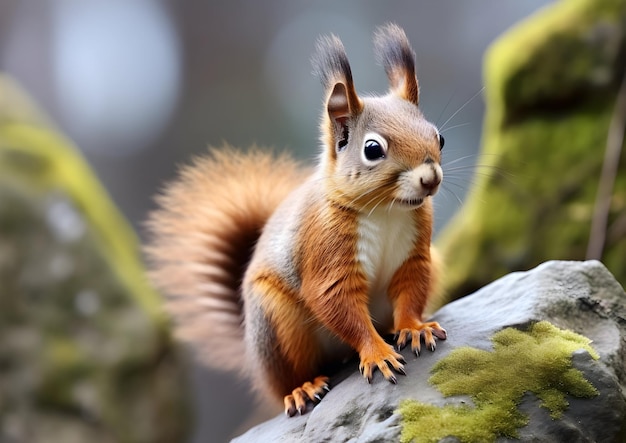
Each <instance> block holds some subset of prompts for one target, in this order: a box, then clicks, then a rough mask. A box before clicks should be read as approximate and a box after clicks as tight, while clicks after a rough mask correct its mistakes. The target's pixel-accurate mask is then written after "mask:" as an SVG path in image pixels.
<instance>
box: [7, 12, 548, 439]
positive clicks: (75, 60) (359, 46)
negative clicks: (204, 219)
mask: <svg viewBox="0 0 626 443" xmlns="http://www.w3.org/2000/svg"><path fill="white" fill-rule="evenodd" d="M547 3H551V2H549V1H547V0H526V1H523V2H520V1H518V0H465V1H463V2H458V1H453V0H438V1H433V0H420V1H404V0H402V1H394V2H380V1H353V0H350V1H342V2H336V1H328V0H325V1H318V2H308V1H301V0H298V1H291V2H287V1H282V2H281V1H276V0H271V1H264V2H260V1H243V0H235V1H230V2H222V3H220V4H218V3H216V2H209V1H200V0H186V1H179V2H176V1H173V0H171V1H155V0H132V1H128V0H46V1H36V0H0V71H3V72H6V73H9V74H10V75H11V76H13V77H14V78H15V79H16V80H17V81H18V82H19V83H20V84H21V86H22V87H23V88H24V89H25V90H26V91H27V92H28V93H29V94H30V95H31V96H32V97H33V98H34V99H35V100H36V102H37V103H38V104H39V105H40V107H41V108H42V109H43V110H44V111H45V112H47V114H48V115H49V116H50V118H51V120H52V121H53V122H54V123H55V124H56V125H57V127H58V128H59V129H60V131H62V132H63V133H65V134H66V135H67V136H68V137H69V138H70V139H71V140H73V141H74V142H75V143H76V145H77V146H78V147H79V148H80V149H81V151H82V153H83V154H84V156H85V157H86V159H87V160H88V162H89V163H90V165H91V166H92V167H93V168H94V170H95V172H96V174H97V175H98V177H99V178H100V180H101V181H102V182H103V184H104V185H105V187H106V188H107V190H108V191H109V193H110V194H111V196H112V198H113V200H114V201H115V202H116V204H117V205H118V207H119V208H120V209H121V210H122V212H123V213H124V214H125V215H126V216H127V218H128V219H129V220H130V221H131V223H132V224H133V225H134V226H135V228H136V229H137V231H138V233H139V235H140V236H143V235H144V234H143V229H142V222H143V220H145V218H146V214H147V213H148V212H149V210H150V209H151V208H153V206H154V205H153V201H152V196H153V195H154V194H155V193H156V192H157V191H158V189H159V188H160V187H161V186H162V184H163V183H164V182H166V181H167V180H169V179H171V178H173V177H174V175H175V172H176V169H177V165H180V164H182V163H184V162H186V161H188V159H189V158H190V157H191V156H192V155H194V154H198V153H202V152H204V151H205V150H206V147H207V146H208V145H213V146H220V145H222V144H223V143H224V142H228V143H230V144H233V145H236V146H242V147H245V146H249V145H251V144H258V145H261V146H273V147H274V148H277V149H279V150H288V151H292V152H293V153H294V155H296V156H298V157H299V158H302V159H304V160H311V161H312V159H313V158H314V157H315V156H316V155H317V151H318V133H317V122H318V118H319V114H320V109H321V96H322V95H321V94H322V90H321V87H320V85H319V82H318V79H316V78H314V77H313V76H312V75H311V68H310V63H309V57H310V55H311V53H312V52H313V49H314V45H315V40H316V38H317V36H318V35H320V34H324V33H329V32H333V33H335V34H337V35H338V36H339V37H340V38H341V39H342V40H343V42H344V44H345V46H346V49H347V52H348V56H349V58H350V61H351V65H352V69H353V73H354V77H355V83H356V86H357V89H358V90H359V92H365V93H367V92H383V91H385V90H386V88H387V83H386V79H385V76H384V72H383V70H382V68H381V67H379V66H377V65H376V64H375V62H374V57H373V53H372V49H371V34H372V31H373V30H374V29H375V27H376V26H377V25H380V24H382V23H385V22H387V21H393V22H396V23H398V24H399V25H400V26H402V27H404V28H405V30H406V32H407V34H408V36H409V39H410V40H411V42H412V44H413V47H414V49H415V51H416V54H417V65H418V66H417V69H418V77H419V80H420V85H421V97H420V98H421V100H420V102H421V103H420V104H421V106H422V110H423V111H424V113H425V114H426V116H427V118H429V119H430V120H431V121H433V122H435V123H437V124H438V125H440V126H443V131H444V135H445V137H446V147H445V149H444V153H445V156H444V165H445V163H446V162H451V161H457V163H455V167H456V166H459V164H461V165H467V167H468V169H467V170H466V175H465V176H464V177H463V176H460V177H461V179H460V180H456V181H455V182H451V183H449V184H447V186H446V190H444V191H443V192H441V193H440V194H439V195H438V196H437V199H436V208H437V218H436V223H437V225H436V228H437V230H441V228H442V227H443V226H444V225H445V223H446V222H447V221H448V220H449V219H450V217H451V216H452V214H453V213H454V211H456V210H457V209H458V208H459V206H460V202H461V201H462V199H463V197H464V194H465V191H466V190H467V188H468V187H469V185H470V183H471V167H472V165H473V163H474V161H475V154H476V152H477V151H478V147H479V144H480V134H481V129H482V116H483V102H482V99H481V94H480V91H481V88H482V82H481V70H482V55H483V53H484V51H485V49H486V48H487V46H488V45H489V44H490V42H492V41H493V40H494V39H495V38H496V37H497V36H498V35H500V34H501V33H502V32H503V31H505V30H506V29H507V28H509V27H510V26H511V25H512V24H514V23H515V22H517V21H519V20H521V19H522V18H524V17H526V16H528V15H529V14H531V13H532V12H534V11H535V10H537V9H539V8H540V7H542V6H543V5H545V4H547ZM472 97H474V98H473V99H472ZM457 111H458V113H457ZM451 117H452V118H451ZM448 119H450V120H449V121H448V122H447V123H446V124H445V125H444V122H446V121H447V120H448ZM459 159H460V160H459ZM444 171H445V166H444ZM457 176H458V174H457ZM190 386H191V388H190V391H193V392H194V394H195V396H194V398H195V402H196V406H197V408H196V417H197V419H196V425H195V428H194V431H193V433H192V437H191V441H192V442H194V443H195V442H213V441H224V440H226V439H227V438H228V437H229V436H231V435H233V433H234V432H237V431H236V430H237V429H242V426H245V424H244V423H245V422H246V421H247V420H251V415H252V414H253V413H252V411H253V407H252V406H251V402H252V399H251V397H249V396H247V395H246V393H245V392H246V389H245V386H243V385H241V384H238V383H237V382H236V381H234V380H232V379H230V378H229V377H228V376H227V375H222V374H215V373H210V372H208V371H206V370H204V369H202V368H200V367H195V366H194V367H193V368H192V369H191V370H190Z"/></svg>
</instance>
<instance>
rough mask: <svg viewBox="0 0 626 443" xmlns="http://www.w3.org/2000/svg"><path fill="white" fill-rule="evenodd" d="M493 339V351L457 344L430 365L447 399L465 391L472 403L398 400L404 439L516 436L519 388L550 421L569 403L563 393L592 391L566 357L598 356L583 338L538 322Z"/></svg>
mask: <svg viewBox="0 0 626 443" xmlns="http://www.w3.org/2000/svg"><path fill="white" fill-rule="evenodd" d="M492 342H493V352H489V351H485V350H481V349H476V348H469V347H464V348H458V349H455V350H454V351H452V352H451V353H450V355H448V356H447V357H445V358H444V359H442V360H440V361H439V362H438V363H437V364H436V365H435V366H434V367H433V369H432V376H431V378H430V380H429V381H430V382H431V383H432V384H433V385H435V386H436V387H437V388H438V389H439V390H440V391H441V392H442V393H443V394H444V395H445V396H446V397H449V396H453V395H468V396H470V397H471V399H472V401H473V402H474V407H469V406H457V405H446V406H444V407H437V406H432V405H427V404H423V403H419V402H416V401H412V400H407V401H404V402H403V403H402V404H401V406H400V413H401V414H402V416H403V423H404V427H403V430H402V437H401V440H402V441H403V442H436V441H438V440H440V439H442V438H444V437H446V436H455V437H457V438H458V439H459V440H461V441H462V442H485V441H494V440H495V439H496V438H497V437H513V438H514V437H516V436H517V430H518V429H519V428H520V427H522V426H524V425H525V424H526V423H527V422H528V418H527V417H526V416H524V414H522V413H521V412H520V411H519V409H518V404H519V403H520V402H521V400H522V398H523V396H524V394H526V393H528V392H532V393H533V394H534V395H536V396H537V398H539V400H540V402H541V406H542V407H544V408H546V409H548V410H549V411H550V416H551V417H552V418H553V419H555V420H556V419H558V418H560V417H561V415H562V414H563V411H565V409H567V407H568V405H569V404H568V402H567V398H566V396H567V395H569V396H574V397H582V398H590V397H594V396H596V395H598V391H597V390H596V389H595V388H594V387H593V386H592V385H591V384H590V383H589V382H588V381H587V380H586V379H585V378H584V376H583V374H582V373H581V372H580V371H578V370H577V369H575V368H573V367H572V362H571V356H572V353H573V352H574V351H576V350H579V349H584V350H586V351H587V352H589V354H590V355H591V356H592V357H593V358H594V359H598V358H599V356H598V354H597V353H596V352H595V351H594V349H593V348H592V347H591V346H590V345H589V343H590V340H589V339H587V338H585V337H583V336H581V335H578V334H576V333H574V332H571V331H567V330H562V329H559V328H557V327H555V326H553V325H551V324H550V323H548V322H545V321H543V322H539V323H536V324H534V325H532V326H531V327H530V328H529V330H528V331H520V330H518V329H514V328H507V329H504V330H502V331H500V332H498V333H496V334H495V335H494V336H493V338H492Z"/></svg>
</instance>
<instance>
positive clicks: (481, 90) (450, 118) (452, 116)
mask: <svg viewBox="0 0 626 443" xmlns="http://www.w3.org/2000/svg"><path fill="white" fill-rule="evenodd" d="M484 90H485V87H484V86H483V87H482V88H480V89H479V90H478V92H476V93H475V94H474V95H472V96H471V97H470V98H469V99H468V100H467V101H466V102H465V103H463V105H462V106H461V107H460V108H459V109H457V110H456V112H455V113H454V114H452V115H451V116H450V117H448V119H447V120H446V121H445V122H443V125H441V131H443V130H444V128H445V127H446V124H447V123H448V122H449V121H450V120H452V119H453V118H454V117H455V116H456V115H457V114H458V113H459V112H461V110H462V109H463V108H465V107H466V106H467V105H468V104H470V102H471V101H472V100H474V99H475V98H476V97H478V95H480V94H481V93H482V92H483V91H484Z"/></svg>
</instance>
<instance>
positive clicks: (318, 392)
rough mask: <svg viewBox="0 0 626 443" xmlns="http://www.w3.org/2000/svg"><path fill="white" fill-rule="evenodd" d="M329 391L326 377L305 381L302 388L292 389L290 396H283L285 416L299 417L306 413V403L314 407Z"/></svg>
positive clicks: (321, 376)
mask: <svg viewBox="0 0 626 443" xmlns="http://www.w3.org/2000/svg"><path fill="white" fill-rule="evenodd" d="M329 391H330V386H329V385H328V377H326V376H324V375H320V376H319V377H315V380H313V381H312V382H311V381H307V382H305V383H304V384H303V385H302V386H300V387H298V388H296V389H294V390H293V391H292V392H291V394H289V395H285V398H284V403H285V414H286V415H287V416H289V417H293V416H294V415H296V412H297V413H298V414H300V415H302V414H304V412H305V411H306V405H307V401H310V402H312V403H313V404H314V405H315V404H317V403H319V402H320V401H322V398H323V397H324V396H325V395H326V393H327V392H329Z"/></svg>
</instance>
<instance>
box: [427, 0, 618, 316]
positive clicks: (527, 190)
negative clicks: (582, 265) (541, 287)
mask: <svg viewBox="0 0 626 443" xmlns="http://www.w3.org/2000/svg"><path fill="white" fill-rule="evenodd" d="M625 26H626V0H563V1H559V2H556V3H554V4H553V5H550V6H549V7H547V8H544V9H542V10H541V11H539V12H538V13H537V14H535V15H534V16H532V17H530V18H529V19H528V20H525V21H524V22H522V23H520V24H518V25H516V26H515V27H514V28H512V29H511V30H509V31H508V32H507V33H506V34H504V35H503V36H502V37H500V38H499V39H498V40H497V41H496V42H495V43H494V44H493V45H492V47H491V48H490V49H489V51H488V52H487V54H486V56H485V74H484V76H485V88H486V89H485V94H486V115H485V123H484V131H483V143H482V153H481V156H480V158H479V160H478V162H477V163H478V164H480V165H481V166H482V167H481V170H480V171H479V172H480V173H479V174H477V176H476V180H475V185H474V186H473V187H472V188H471V189H470V190H469V192H468V196H467V200H466V203H465V205H464V206H463V208H462V209H461V211H460V212H459V214H457V216H456V217H455V218H454V219H453V220H452V221H451V222H450V223H449V224H448V226H446V229H445V230H444V231H443V232H442V233H441V235H440V236H439V237H438V238H437V247H438V248H439V250H440V252H441V254H442V255H443V257H444V261H445V263H446V273H445V279H442V286H443V290H444V293H445V294H446V296H447V297H446V298H447V300H446V301H449V300H453V299H456V298H459V297H462V296H464V295H467V294H469V293H471V292H473V291H475V290H477V289H478V288H481V287H482V286H484V285H485V284H487V283H489V282H491V281H493V280H495V279H496V278H498V277H501V276H502V275H504V274H507V273H509V272H512V271H518V270H525V269H530V268H533V267H535V266H537V265H538V264H540V263H542V262H545V261H547V260H582V259H585V257H586V250H587V243H588V241H589V233H590V227H591V219H592V214H593V210H594V204H595V200H596V192H597V188H598V183H599V179H600V173H601V166H602V161H603V155H604V149H605V147H606V141H607V133H608V128H609V122H610V119H611V116H612V114H613V112H614V106H615V97H616V95H617V88H618V85H619V84H620V83H621V78H622V76H623V66H624V60H623V53H620V48H623V47H624V45H626V32H625ZM613 197H614V198H613V200H612V204H611V208H610V214H609V220H608V230H607V231H608V235H607V239H606V242H605V248H604V255H603V257H602V261H603V263H604V264H605V265H606V266H607V268H608V269H609V270H610V271H611V272H612V273H613V274H614V275H615V277H616V278H617V280H618V281H621V282H624V281H626V267H625V266H624V260H623V257H624V254H626V241H625V240H624V239H623V238H624V235H623V229H622V228H621V226H622V223H621V221H620V220H621V217H622V214H623V213H624V210H625V209H626V205H625V203H624V202H626V155H622V156H621V159H620V164H619V172H618V176H617V179H616V182H615V185H614V187H613ZM442 301H443V300H442ZM433 308H436V306H433Z"/></svg>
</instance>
